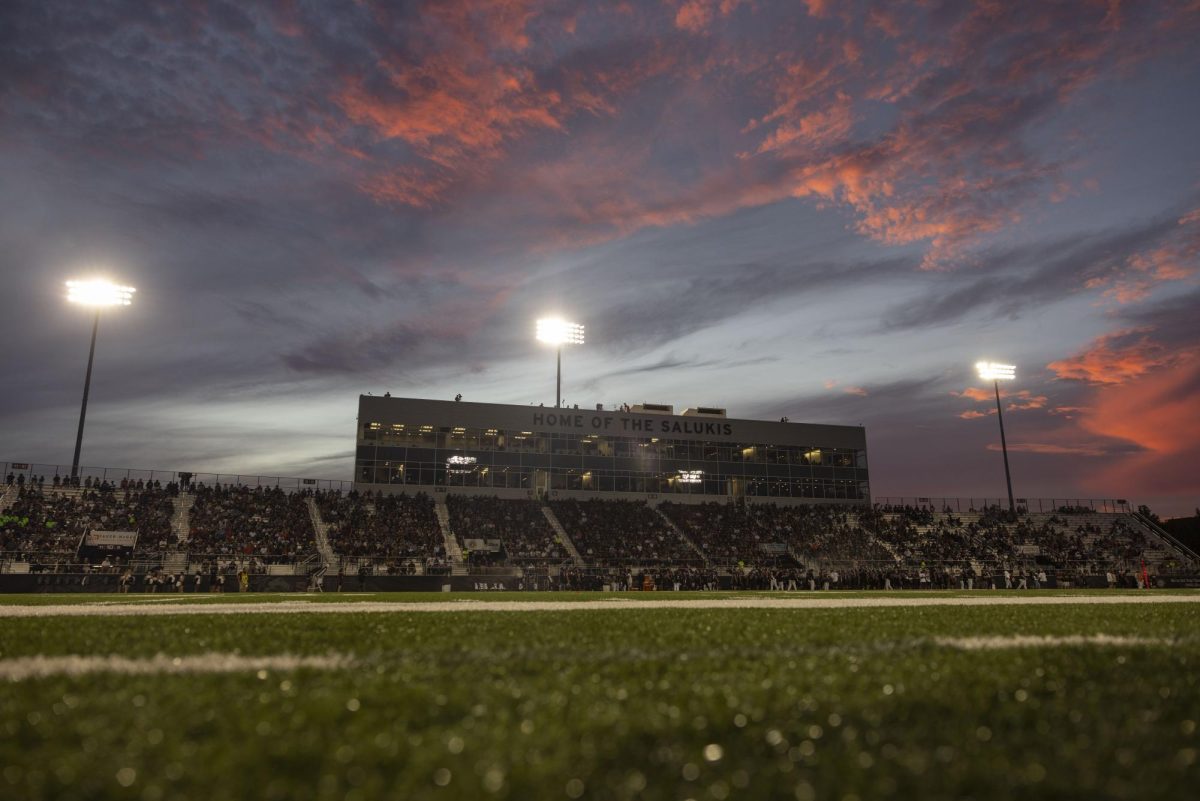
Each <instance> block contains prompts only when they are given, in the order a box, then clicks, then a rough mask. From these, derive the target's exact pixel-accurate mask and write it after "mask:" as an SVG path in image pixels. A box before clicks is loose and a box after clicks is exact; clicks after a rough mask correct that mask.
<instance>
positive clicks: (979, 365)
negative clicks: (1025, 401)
mask: <svg viewBox="0 0 1200 801" xmlns="http://www.w3.org/2000/svg"><path fill="white" fill-rule="evenodd" d="M975 369H976V370H978V371H979V377H980V378H982V379H983V380H984V381H991V382H992V386H993V387H994V388H995V390H996V417H997V418H998V419H999V420H1000V451H1001V452H1002V453H1003V454H1004V482H1005V483H1006V484H1007V485H1008V511H1009V514H1011V515H1013V516H1014V517H1015V516H1016V514H1017V504H1016V502H1015V501H1014V500H1013V491H1012V474H1011V473H1009V471H1008V443H1007V442H1006V441H1005V439H1004V409H1003V408H1002V407H1001V406H1000V382H1001V381H1010V380H1012V379H1014V378H1016V377H1017V368H1016V365H1012V364H999V363H997V362H976V363H975Z"/></svg>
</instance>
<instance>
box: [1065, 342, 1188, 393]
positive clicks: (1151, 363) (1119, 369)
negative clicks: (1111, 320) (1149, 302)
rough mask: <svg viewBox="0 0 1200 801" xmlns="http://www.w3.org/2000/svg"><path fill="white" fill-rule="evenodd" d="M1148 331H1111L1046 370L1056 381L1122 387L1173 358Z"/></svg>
mask: <svg viewBox="0 0 1200 801" xmlns="http://www.w3.org/2000/svg"><path fill="white" fill-rule="evenodd" d="M1150 330H1151V329H1149V328H1131V329H1123V330H1120V331H1114V332H1112V333H1110V334H1105V335H1103V336H1101V337H1098V338H1097V339H1096V340H1094V341H1093V342H1092V343H1091V344H1090V345H1088V347H1087V348H1086V349H1085V350H1083V351H1081V352H1080V353H1077V354H1075V355H1074V356H1072V357H1070V358H1068V359H1060V360H1058V361H1053V362H1050V363H1049V364H1047V365H1046V369H1047V370H1050V371H1052V372H1053V373H1054V374H1055V375H1056V376H1058V378H1060V379H1064V380H1070V381H1085V382H1087V383H1090V384H1124V383H1126V382H1128V381H1131V380H1133V379H1136V378H1138V377H1139V376H1142V375H1145V374H1146V373H1148V372H1150V371H1151V370H1155V369H1157V368H1159V367H1162V366H1163V365H1165V364H1167V363H1169V362H1170V361H1171V360H1172V359H1173V358H1174V355H1173V354H1172V353H1171V352H1170V351H1168V350H1167V348H1165V347H1164V346H1163V345H1162V344H1161V343H1159V342H1156V341H1154V340H1153V339H1151V338H1150V337H1149V335H1148V332H1149V331H1150Z"/></svg>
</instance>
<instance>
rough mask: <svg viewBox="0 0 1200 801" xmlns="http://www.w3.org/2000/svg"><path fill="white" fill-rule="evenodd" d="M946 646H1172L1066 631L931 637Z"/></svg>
mask: <svg viewBox="0 0 1200 801" xmlns="http://www.w3.org/2000/svg"><path fill="white" fill-rule="evenodd" d="M933 641H934V642H935V643H937V644H938V645H941V646H945V647H947V648H958V649H959V650H962V651H1001V650H1006V649H1010V648H1055V647H1061V646H1075V645H1103V646H1122V645H1135V646H1136V645H1171V644H1172V641H1171V640H1164V639H1162V638H1156V637H1122V636H1120V635H1114V634H1068V635H1065V636H1058V637H1055V636H1051V635H1037V634H1014V635H1009V636H996V637H934V638H933Z"/></svg>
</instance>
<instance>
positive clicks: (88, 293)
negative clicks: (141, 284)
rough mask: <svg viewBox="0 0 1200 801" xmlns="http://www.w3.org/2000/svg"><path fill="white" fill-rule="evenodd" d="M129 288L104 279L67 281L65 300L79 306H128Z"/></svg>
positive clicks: (131, 295)
mask: <svg viewBox="0 0 1200 801" xmlns="http://www.w3.org/2000/svg"><path fill="white" fill-rule="evenodd" d="M134 292H137V290H136V289H134V288H133V287H131V286H121V285H119V284H114V283H112V282H111V281H105V280H104V279H100V278H98V279H93V280H91V281H67V300H69V301H70V302H71V303H78V304H79V305H81V306H93V307H102V306H128V305H129V304H131V303H133V293H134Z"/></svg>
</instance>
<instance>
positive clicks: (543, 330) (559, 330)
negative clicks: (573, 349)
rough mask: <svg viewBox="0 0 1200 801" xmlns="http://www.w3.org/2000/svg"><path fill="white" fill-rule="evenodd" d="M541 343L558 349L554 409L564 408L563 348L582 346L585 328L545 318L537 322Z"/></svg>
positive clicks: (552, 318)
mask: <svg viewBox="0 0 1200 801" xmlns="http://www.w3.org/2000/svg"><path fill="white" fill-rule="evenodd" d="M537 338H538V341H539V342H545V343H546V344H548V345H554V346H555V347H556V348H557V349H558V380H557V381H556V382H555V391H554V408H555V409H559V408H562V346H563V345H582V344H583V326H582V325H580V324H579V323H568V322H567V321H566V320H563V319H562V318H559V317H543V318H542V319H541V320H538V321H537Z"/></svg>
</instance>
